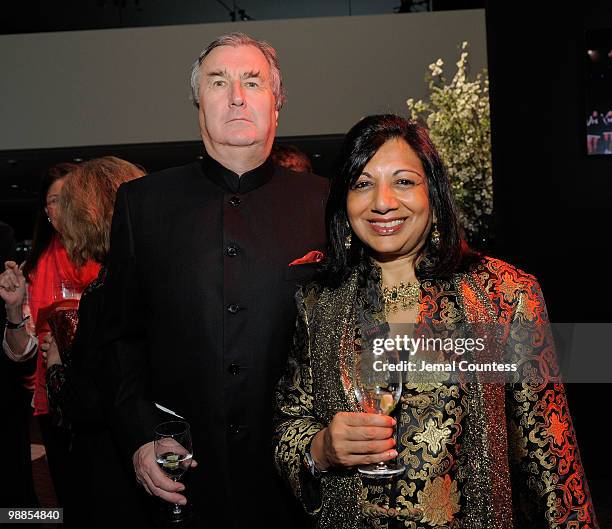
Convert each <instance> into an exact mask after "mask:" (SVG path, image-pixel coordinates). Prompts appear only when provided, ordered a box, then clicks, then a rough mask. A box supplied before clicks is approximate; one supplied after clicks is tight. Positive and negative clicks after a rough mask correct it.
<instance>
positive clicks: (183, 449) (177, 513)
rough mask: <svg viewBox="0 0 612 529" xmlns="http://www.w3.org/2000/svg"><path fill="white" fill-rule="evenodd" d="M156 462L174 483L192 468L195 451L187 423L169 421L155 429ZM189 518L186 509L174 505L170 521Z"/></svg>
mask: <svg viewBox="0 0 612 529" xmlns="http://www.w3.org/2000/svg"><path fill="white" fill-rule="evenodd" d="M154 445H155V460H156V461H157V464H158V465H159V467H160V468H161V469H162V470H163V471H164V473H165V474H166V476H168V477H169V478H170V479H172V480H173V481H178V480H180V479H181V478H182V477H183V474H184V473H185V472H186V471H187V469H188V468H189V467H190V466H191V460H192V458H193V450H192V446H191V431H190V428H189V423H188V422H185V421H168V422H164V423H161V424H158V425H157V426H156V427H155V442H154ZM186 517H187V513H186V508H185V507H183V506H181V505H179V504H178V503H177V504H174V505H173V508H172V511H171V513H170V519H171V521H173V522H179V521H182V520H184V519H185V518H186Z"/></svg>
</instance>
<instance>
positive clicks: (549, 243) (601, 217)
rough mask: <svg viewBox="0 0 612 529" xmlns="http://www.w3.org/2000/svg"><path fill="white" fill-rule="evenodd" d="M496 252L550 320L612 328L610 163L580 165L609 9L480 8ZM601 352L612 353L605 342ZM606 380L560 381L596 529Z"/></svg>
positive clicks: (610, 503)
mask: <svg viewBox="0 0 612 529" xmlns="http://www.w3.org/2000/svg"><path fill="white" fill-rule="evenodd" d="M486 19H487V52H488V62H489V74H490V80H491V118H492V143H493V175H494V191H495V193H494V197H495V198H494V200H495V220H496V230H495V231H496V236H497V240H496V248H495V253H496V254H497V255H498V256H499V257H501V258H503V259H507V260H508V261H510V262H512V263H515V264H517V265H518V266H520V267H522V268H523V269H525V270H527V271H528V272H530V273H533V274H535V275H536V276H537V277H538V279H539V280H540V283H541V286H542V289H543V291H544V295H545V297H546V301H547V306H548V310H549V313H550V317H551V320H552V321H557V322H587V321H588V322H604V321H607V322H609V321H612V308H611V297H612V286H611V283H610V281H609V279H608V278H609V272H610V264H609V257H608V255H609V249H608V247H609V245H610V242H609V241H610V236H609V234H608V232H609V230H610V226H611V222H610V214H611V205H612V204H611V197H612V194H611V192H612V157H611V156H608V157H606V156H599V157H587V155H586V141H585V138H586V130H585V119H584V116H585V95H586V94H585V56H584V54H585V53H586V45H585V32H586V30H587V29H592V28H598V27H599V28H602V27H606V28H612V2H607V1H595V0H588V1H583V2H580V3H573V4H563V5H562V4H559V3H553V2H530V3H529V4H528V5H527V4H517V3H515V2H499V1H497V0H491V1H489V2H487V5H486ZM601 348H602V351H601V354H610V346H609V344H605V343H604V344H601ZM611 392H612V385H610V384H568V385H567V393H568V400H569V405H570V410H571V412H572V416H573V419H574V425H575V427H576V431H577V436H578V442H579V445H580V450H581V454H582V458H583V460H584V465H585V469H586V472H587V476H588V478H589V481H590V484H591V490H592V493H593V498H594V503H595V506H596V509H597V512H598V515H599V518H600V523H601V527H606V528H608V527H612V499H611V494H610V491H611V490H612V478H611V466H612V465H611V461H612V458H611V456H610V455H609V445H610V443H609V435H610V434H609V433H607V432H608V427H607V424H608V421H609V418H608V415H609V411H608V409H609V408H608V402H609V399H610V394H611Z"/></svg>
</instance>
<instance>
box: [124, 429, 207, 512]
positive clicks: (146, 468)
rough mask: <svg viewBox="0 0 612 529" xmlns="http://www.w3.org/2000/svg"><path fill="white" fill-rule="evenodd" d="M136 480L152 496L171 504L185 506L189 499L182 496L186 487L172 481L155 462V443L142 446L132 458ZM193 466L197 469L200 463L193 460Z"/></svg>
mask: <svg viewBox="0 0 612 529" xmlns="http://www.w3.org/2000/svg"><path fill="white" fill-rule="evenodd" d="M132 462H133V463H134V471H135V472H136V480H137V481H138V483H140V484H141V485H142V486H143V487H144V488H145V490H146V491H147V492H148V493H149V494H150V495H151V496H157V497H159V498H161V499H162V500H165V501H167V502H170V503H179V504H180V505H185V504H186V503H187V499H186V498H185V496H183V495H182V494H178V493H179V492H182V491H184V490H185V485H183V484H182V483H179V482H177V481H172V480H171V479H170V478H169V477H168V476H166V474H164V472H163V471H162V470H161V469H160V468H159V465H158V464H157V462H156V461H155V448H154V443H153V441H151V442H150V443H147V444H145V445H142V446H141V447H140V448H139V449H138V450H136V452H134V456H133V457H132ZM191 466H192V467H196V466H198V463H197V461H196V460H195V459H192V460H191Z"/></svg>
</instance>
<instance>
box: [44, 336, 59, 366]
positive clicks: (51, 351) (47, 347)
mask: <svg viewBox="0 0 612 529" xmlns="http://www.w3.org/2000/svg"><path fill="white" fill-rule="evenodd" d="M40 349H41V351H42V355H43V358H44V359H45V360H46V361H47V369H49V368H50V367H51V366H52V365H55V364H61V363H62V359H61V358H60V355H59V351H58V349H57V344H56V343H55V338H53V335H52V334H51V333H49V334H45V337H44V338H43V340H42V342H41V344H40Z"/></svg>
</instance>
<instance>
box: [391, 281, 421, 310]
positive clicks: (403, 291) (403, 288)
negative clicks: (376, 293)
mask: <svg viewBox="0 0 612 529" xmlns="http://www.w3.org/2000/svg"><path fill="white" fill-rule="evenodd" d="M420 292H421V283H419V282H418V281H415V282H414V283H403V282H402V283H400V284H399V285H393V286H391V287H386V286H383V288H382V298H383V301H384V303H385V314H390V313H392V312H398V311H399V310H400V309H401V310H408V309H411V308H412V307H414V306H415V305H416V304H417V303H418V302H419V298H420Z"/></svg>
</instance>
